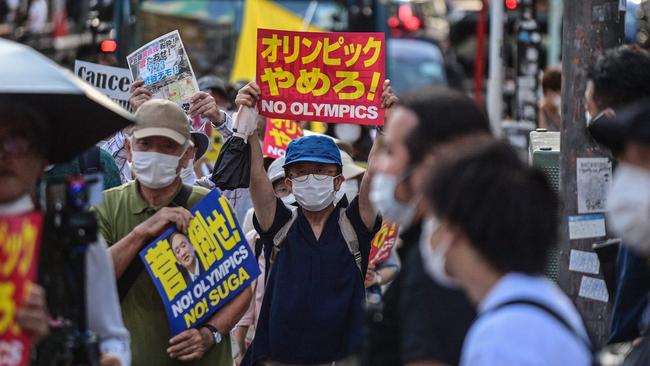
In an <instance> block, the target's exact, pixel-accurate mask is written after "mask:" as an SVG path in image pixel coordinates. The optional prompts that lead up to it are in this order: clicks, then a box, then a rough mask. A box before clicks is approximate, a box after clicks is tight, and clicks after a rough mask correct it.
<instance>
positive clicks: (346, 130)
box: [334, 123, 361, 144]
mask: <svg viewBox="0 0 650 366" xmlns="http://www.w3.org/2000/svg"><path fill="white" fill-rule="evenodd" d="M334 134H335V135H336V137H338V139H339V140H341V141H343V142H347V143H349V144H351V143H354V142H356V141H357V140H358V139H359V137H361V126H359V125H353V124H349V123H337V124H335V125H334Z"/></svg>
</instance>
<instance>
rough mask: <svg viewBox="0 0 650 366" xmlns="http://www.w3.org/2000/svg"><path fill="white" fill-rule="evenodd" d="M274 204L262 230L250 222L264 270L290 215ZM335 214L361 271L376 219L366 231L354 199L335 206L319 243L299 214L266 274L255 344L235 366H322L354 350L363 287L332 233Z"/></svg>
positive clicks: (350, 258)
mask: <svg viewBox="0 0 650 366" xmlns="http://www.w3.org/2000/svg"><path fill="white" fill-rule="evenodd" d="M276 206H277V208H276V212H275V218H274V220H273V225H272V226H271V228H270V229H269V230H268V231H266V232H262V230H261V229H260V228H259V223H258V221H257V217H255V218H254V219H253V223H254V225H255V229H256V230H257V232H258V233H260V237H261V239H262V243H263V245H264V254H265V256H266V258H267V268H269V263H268V259H269V258H270V257H271V249H272V247H273V237H274V236H275V234H276V233H277V232H278V230H280V228H282V226H283V225H284V224H285V223H287V222H288V221H289V220H290V219H291V211H290V210H289V209H288V208H287V207H286V206H285V205H284V204H283V203H282V201H281V200H279V199H278V201H277V205H276ZM342 209H344V210H346V214H347V216H348V218H349V219H350V222H351V223H352V226H353V227H354V230H355V232H356V234H357V237H358V239H359V249H360V251H361V255H362V258H363V261H362V262H363V265H362V268H363V273H365V271H366V268H367V265H368V256H369V254H370V241H371V239H372V235H373V234H374V232H376V230H377V229H378V226H379V223H380V221H379V220H377V222H376V223H375V227H374V228H373V230H372V231H371V230H368V228H367V227H366V226H365V224H364V223H363V220H362V219H361V216H360V214H359V201H358V198H357V199H354V200H353V201H352V202H351V203H350V205H349V206H348V207H347V208H346V207H345V202H339V204H338V205H337V206H336V209H335V210H334V211H333V212H332V214H330V216H329V218H328V219H327V221H326V223H325V227H324V228H323V232H322V234H321V236H320V239H319V240H316V237H315V236H314V233H313V231H312V229H311V226H310V225H309V222H308V221H307V219H306V218H305V216H304V214H303V212H302V209H300V208H299V209H298V217H297V218H296V221H295V222H294V223H293V225H292V226H291V228H290V229H289V232H288V234H287V238H286V239H285V241H284V243H283V244H282V249H281V251H280V253H279V254H278V256H277V258H276V259H275V263H274V264H273V268H271V269H270V270H269V275H268V280H267V287H266V292H265V293H264V300H263V302H262V308H261V310H260V315H259V319H258V323H257V328H256V332H255V339H254V340H253V343H252V344H251V346H250V348H249V350H248V352H247V354H246V359H245V360H244V363H243V364H245V365H251V364H255V362H257V361H259V360H265V359H268V360H273V361H276V362H282V363H290V364H317V363H327V362H331V361H336V360H340V359H342V358H345V357H347V356H349V355H352V354H355V353H358V352H359V351H360V349H361V345H362V341H363V339H362V331H363V322H364V301H365V294H364V286H363V279H362V277H361V273H360V272H359V269H358V268H357V266H356V263H355V261H354V257H353V256H352V253H350V250H349V249H348V246H347V244H346V243H345V240H344V239H343V235H342V234H341V230H340V228H339V224H338V220H339V211H340V210H342Z"/></svg>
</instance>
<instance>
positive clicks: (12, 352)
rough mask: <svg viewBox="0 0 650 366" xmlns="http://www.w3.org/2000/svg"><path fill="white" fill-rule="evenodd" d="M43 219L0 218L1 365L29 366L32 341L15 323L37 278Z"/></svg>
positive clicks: (33, 215) (35, 214) (25, 217)
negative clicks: (31, 285) (17, 313)
mask: <svg viewBox="0 0 650 366" xmlns="http://www.w3.org/2000/svg"><path fill="white" fill-rule="evenodd" d="M41 224H42V216H41V215H40V214H38V213H30V214H25V215H19V216H2V217H0V364H2V365H7V366H22V365H28V364H29V359H30V357H29V356H30V350H29V348H30V343H31V337H30V336H29V335H28V334H26V333H24V332H22V331H21V330H20V327H19V326H18V324H17V323H16V312H17V311H18V309H19V307H20V306H21V305H22V303H23V301H24V300H25V298H26V296H27V293H28V290H29V286H30V283H31V281H33V280H34V278H35V276H36V263H37V262H38V249H39V244H40V235H41Z"/></svg>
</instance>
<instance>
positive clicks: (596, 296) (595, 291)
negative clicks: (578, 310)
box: [578, 276, 609, 302]
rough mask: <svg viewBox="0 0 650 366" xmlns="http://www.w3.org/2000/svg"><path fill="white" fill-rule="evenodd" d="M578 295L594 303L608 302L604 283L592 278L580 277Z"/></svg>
mask: <svg viewBox="0 0 650 366" xmlns="http://www.w3.org/2000/svg"><path fill="white" fill-rule="evenodd" d="M578 295H579V296H580V297H584V298H587V299H591V300H596V301H602V302H607V301H609V293H608V292H607V286H606V285H605V281H603V280H601V279H598V278H593V277H587V276H582V282H580V291H579V292H578Z"/></svg>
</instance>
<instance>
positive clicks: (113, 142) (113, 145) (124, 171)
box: [97, 128, 131, 184]
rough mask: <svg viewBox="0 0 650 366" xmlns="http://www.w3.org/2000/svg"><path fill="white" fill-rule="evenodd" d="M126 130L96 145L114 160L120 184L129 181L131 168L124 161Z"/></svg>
mask: <svg viewBox="0 0 650 366" xmlns="http://www.w3.org/2000/svg"><path fill="white" fill-rule="evenodd" d="M126 130H128V128H127V129H126ZM126 130H125V131H118V132H116V133H115V134H114V135H113V136H111V137H110V138H109V139H108V140H105V141H101V142H100V143H98V144H97V145H98V146H99V147H101V148H102V149H104V150H106V151H108V153H109V154H111V156H112V157H113V159H114V160H115V164H117V168H118V169H119V171H120V181H121V182H122V184H124V183H127V182H128V181H130V180H131V167H130V166H129V162H128V161H127V160H126V150H125V148H124V139H126V135H128V133H127V131H126Z"/></svg>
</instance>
